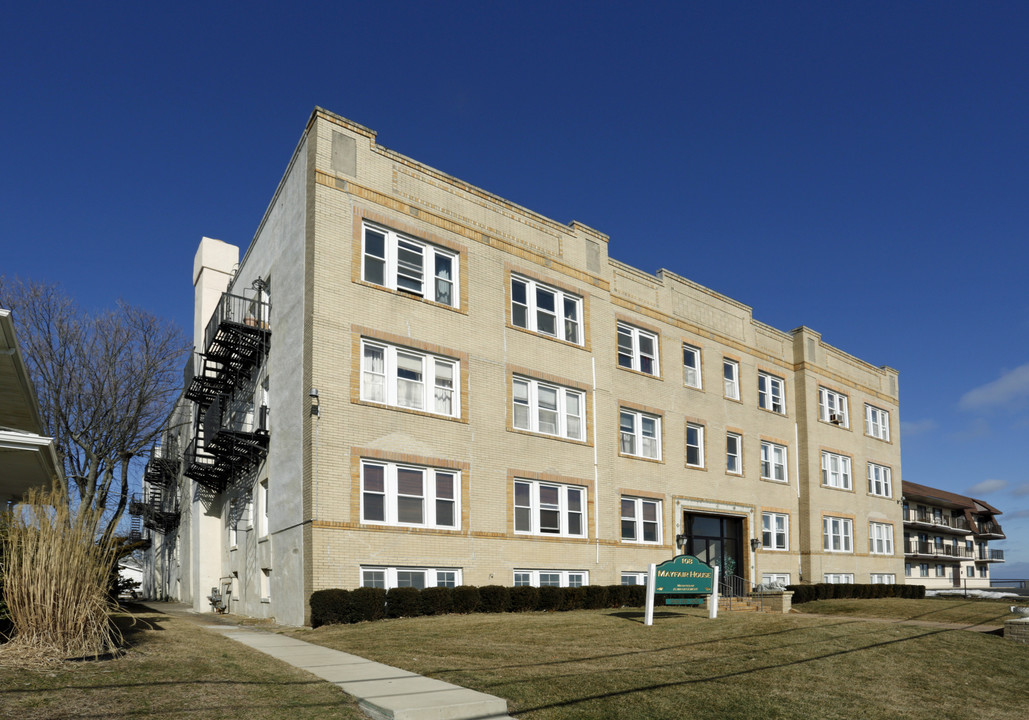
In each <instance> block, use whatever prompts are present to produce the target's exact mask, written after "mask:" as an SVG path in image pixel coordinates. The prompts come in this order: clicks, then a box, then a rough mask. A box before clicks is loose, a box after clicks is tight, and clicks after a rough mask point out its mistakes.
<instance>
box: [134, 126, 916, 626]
mask: <svg viewBox="0 0 1029 720" xmlns="http://www.w3.org/2000/svg"><path fill="white" fill-rule="evenodd" d="M608 241H609V239H608V237H607V236H605V235H603V234H602V233H600V232H598V231H596V230H593V229H592V228H589V227H587V226H585V225H583V224H581V223H578V222H572V223H571V224H568V225H565V224H561V223H558V222H555V221H553V220H550V219H548V218H545V217H542V216H540V215H538V214H536V213H534V212H532V211H530V210H527V209H525V208H522V207H519V206H518V205H515V204H514V203H511V202H508V201H506V200H504V199H502V198H499V197H496V196H494V195H491V194H490V193H488V192H485V191H483V190H480V189H479V188H476V187H473V186H471V185H468V184H466V183H464V182H461V181H460V180H457V179H456V178H452V177H450V176H448V175H445V174H444V173H442V172H440V171H438V170H435V169H433V168H430V167H427V166H425V165H422V164H420V163H418V162H416V161H414V160H411V159H410V158H407V157H405V156H403V155H400V154H398V153H396V152H393V151H391V150H388V149H386V148H384V147H382V146H380V145H378V144H377V143H376V138H375V133H374V132H373V131H371V130H368V129H367V128H364V127H362V126H360V125H357V124H355V123H353V122H350V121H349V120H346V119H344V118H342V117H339V116H337V115H334V114H332V113H329V112H327V111H324V110H321V109H316V110H315V111H314V113H313V114H312V116H311V119H310V122H309V123H308V125H307V127H306V129H305V131H304V133H303V136H302V137H301V140H300V143H299V145H298V146H297V149H296V152H295V153H294V155H293V157H292V159H291V161H290V163H289V165H288V168H287V170H286V173H285V175H284V177H283V179H282V181H281V183H280V185H279V187H278V189H277V190H276V192H275V194H274V196H273V198H272V201H271V204H270V205H269V207H268V210H267V212H266V214H265V217H264V218H263V219H262V221H261V223H260V225H259V227H258V231H257V233H256V235H255V237H254V240H253V242H252V243H251V245H250V247H249V249H248V250H247V251H246V253H245V255H244V256H243V258H242V260H238V251H237V250H236V248H234V247H232V246H229V245H226V244H225V243H220V242H218V241H214V240H209V239H205V240H204V241H203V242H202V243H201V246H200V249H199V250H198V253H197V257H196V261H195V264H194V282H195V286H196V308H197V311H196V326H197V327H196V346H197V352H198V355H197V357H196V359H195V362H194V364H193V365H191V367H190V368H188V369H187V391H186V393H185V396H184V398H183V401H182V403H181V404H180V407H179V408H178V410H177V414H176V416H175V417H176V422H175V423H173V426H174V428H175V429H174V431H173V432H171V433H170V437H169V439H168V440H167V441H166V443H165V446H163V447H162V449H161V450H160V452H158V453H157V456H160V457H171V458H174V459H177V458H179V457H182V461H181V463H179V464H178V465H175V466H174V467H170V468H169V469H168V470H167V471H166V472H158V468H156V467H155V468H153V469H148V477H149V478H152V479H153V482H152V483H150V484H149V486H148V487H149V488H150V489H149V492H150V493H151V498H150V499H151V500H153V501H154V503H153V504H154V507H157V506H158V505H160V506H161V507H163V508H164V509H165V511H167V512H173V513H175V512H177V513H178V516H177V517H178V518H179V523H178V526H177V529H174V527H173V523H166V525H167V527H165V533H164V534H157V535H155V543H154V553H153V556H154V563H155V573H156V574H155V580H154V582H155V586H154V588H152V590H153V592H155V593H156V594H168V595H172V596H175V597H178V598H182V599H184V600H187V601H192V602H193V603H194V604H195V606H196V607H197V608H198V609H201V608H204V607H206V606H207V602H206V600H205V596H206V595H207V594H208V593H209V592H210V589H211V588H212V587H218V588H220V589H221V590H222V592H223V594H227V595H229V596H230V597H231V600H230V607H231V608H232V609H233V610H234V611H237V612H243V613H247V614H251V615H262V616H274V617H276V618H277V619H279V620H280V621H282V622H287V623H302V622H303V621H304V619H305V614H306V606H307V602H306V601H307V598H308V597H309V596H310V593H311V592H313V591H315V590H318V589H322V588H331V587H345V588H350V587H355V586H359V585H362V584H366V585H378V586H384V587H391V586H395V585H398V584H399V585H406V584H410V585H434V584H455V585H459V584H471V585H486V584H504V585H513V584H525V583H527V584H544V585H545V584H560V585H577V584H591V583H592V584H612V583H620V582H637V581H640V579H641V575H642V574H643V573H644V572H645V571H646V569H647V566H648V564H649V563H652V562H661V561H663V560H666V559H668V558H670V557H672V556H673V555H674V554H676V552H677V538H678V539H679V540H680V541H681V543H682V546H683V550H684V551H685V552H687V553H689V554H693V555H697V556H699V557H700V558H702V559H704V560H706V561H709V562H710V561H713V562H718V563H719V564H720V565H721V566H722V569H723V573H727V574H731V575H736V576H739V577H740V578H742V580H741V582H743V583H751V582H754V581H758V582H759V581H760V580H761V579H762V578H765V579H778V580H785V581H788V582H792V583H797V582H823V581H833V582H848V581H849V582H872V581H875V582H893V581H896V580H898V579H899V578H902V577H903V576H902V573H903V566H904V560H903V557H904V556H903V550H902V549H901V548H900V547H899V540H900V538H901V536H902V529H901V528H902V514H901V505H900V493H899V489H898V488H899V483H900V475H901V471H900V442H899V436H898V426H899V422H898V387H897V372H896V371H895V370H892V369H890V368H887V367H875V366H873V365H870V364H868V363H866V362H864V361H862V360H858V359H857V358H854V357H852V356H850V355H848V354H846V353H844V352H841V351H840V350H837V349H835V348H833V347H831V346H830V345H827V344H826V343H824V342H823V341H822V338H821V336H820V334H819V333H817V332H815V331H813V330H811V329H809V328H806V327H801V328H798V329H796V330H793V331H790V332H783V331H780V330H776V329H774V328H771V327H768V326H767V325H764V324H762V323H760V322H757V321H755V320H754V319H753V316H752V313H751V309H750V308H749V307H747V306H745V305H742V304H741V303H738V302H736V301H734V300H732V299H730V298H727V297H724V296H722V295H719V294H718V293H717V292H714V291H712V290H709V289H707V288H704V287H701V286H699V285H697V284H695V283H693V282H690V281H689V280H687V279H685V278H683V277H680V276H678V275H675V274H674V273H672V272H669V271H666V270H662V271H659V272H658V273H657V274H656V275H651V274H648V273H645V272H643V271H640V270H637V269H635V268H632V267H629V266H627V265H625V264H623V263H620V262H618V261H617V260H614V259H612V258H610V257H609V255H608ZM223 292H224V293H225V294H224V295H223V294H222V293H223ZM211 318H213V319H211ZM172 436H174V437H172ZM182 471H185V474H186V476H185V477H184V478H180V480H179V482H178V483H177V484H176V482H175V478H176V477H177V476H179V475H181V472H182ZM162 490H163V495H159V493H160V491H162ZM175 498H177V499H175ZM754 546H757V549H756V550H755V549H754Z"/></svg>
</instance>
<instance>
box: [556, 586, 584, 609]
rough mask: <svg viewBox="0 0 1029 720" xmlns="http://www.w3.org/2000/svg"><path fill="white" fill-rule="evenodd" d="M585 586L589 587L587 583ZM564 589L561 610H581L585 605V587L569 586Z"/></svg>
mask: <svg viewBox="0 0 1029 720" xmlns="http://www.w3.org/2000/svg"><path fill="white" fill-rule="evenodd" d="M586 587H589V586H588V585H587V586H586ZM563 589H564V602H562V603H561V608H560V609H561V610H582V609H583V608H584V607H586V588H584V587H570V588H563Z"/></svg>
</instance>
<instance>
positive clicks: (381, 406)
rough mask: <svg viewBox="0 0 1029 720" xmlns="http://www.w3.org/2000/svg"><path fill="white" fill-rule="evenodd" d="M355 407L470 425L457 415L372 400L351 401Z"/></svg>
mask: <svg viewBox="0 0 1029 720" xmlns="http://www.w3.org/2000/svg"><path fill="white" fill-rule="evenodd" d="M350 402H351V403H353V404H354V405H364V406H365V407H372V408H379V409H380V410H393V411H394V412H402V413H407V414H408V415H418V416H420V417H427V418H435V419H436V420H449V421H450V422H458V423H465V424H467V423H468V420H466V419H465V418H464V417H461V416H457V415H443V414H441V413H434V412H429V411H427V410H416V409H414V408H406V407H400V406H399V405H387V404H386V403H377V402H372V401H371V400H361V399H360V398H356V399H351V401H350Z"/></svg>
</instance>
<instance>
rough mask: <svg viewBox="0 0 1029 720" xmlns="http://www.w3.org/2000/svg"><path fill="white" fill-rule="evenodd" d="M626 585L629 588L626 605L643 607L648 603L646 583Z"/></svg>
mask: <svg viewBox="0 0 1029 720" xmlns="http://www.w3.org/2000/svg"><path fill="white" fill-rule="evenodd" d="M624 587H625V588H626V589H627V590H628V593H627V597H626V598H625V603H624V604H625V606H626V607H643V606H644V605H646V604H647V587H646V585H625V586H624Z"/></svg>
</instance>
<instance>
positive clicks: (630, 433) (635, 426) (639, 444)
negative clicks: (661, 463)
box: [619, 408, 661, 460]
mask: <svg viewBox="0 0 1029 720" xmlns="http://www.w3.org/2000/svg"><path fill="white" fill-rule="evenodd" d="M619 426H620V431H621V451H622V454H623V455H635V456H636V457H644V458H650V459H652V460H660V459H661V418H659V417H658V416H656V415H648V414H647V413H643V412H639V411H637V410H627V409H626V408H622V410H621V413H620V416H619Z"/></svg>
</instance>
